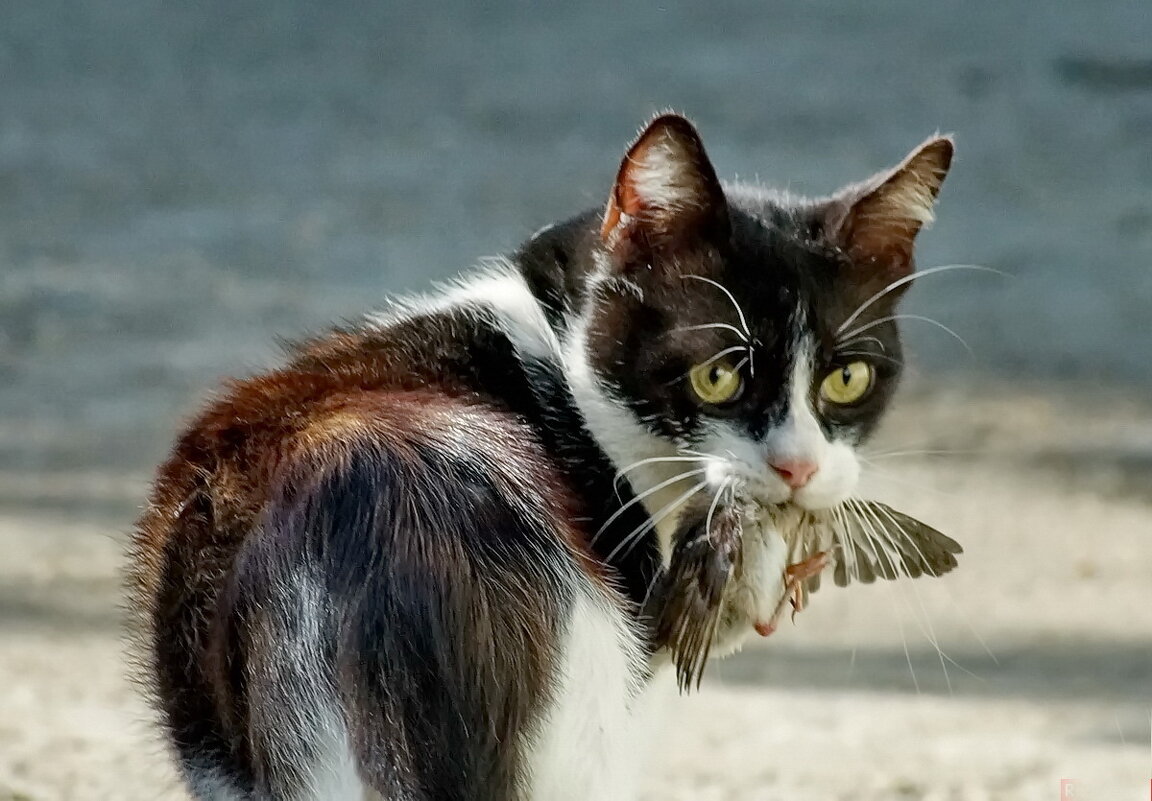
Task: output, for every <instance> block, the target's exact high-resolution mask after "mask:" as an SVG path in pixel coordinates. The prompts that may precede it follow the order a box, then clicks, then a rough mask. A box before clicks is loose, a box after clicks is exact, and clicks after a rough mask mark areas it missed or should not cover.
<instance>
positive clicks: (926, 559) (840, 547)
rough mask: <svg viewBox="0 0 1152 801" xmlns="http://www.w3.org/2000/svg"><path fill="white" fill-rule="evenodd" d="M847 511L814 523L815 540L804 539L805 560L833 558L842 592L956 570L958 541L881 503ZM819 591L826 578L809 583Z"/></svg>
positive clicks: (851, 505) (867, 503)
mask: <svg viewBox="0 0 1152 801" xmlns="http://www.w3.org/2000/svg"><path fill="white" fill-rule="evenodd" d="M842 511H843V513H842V514H837V515H836V516H835V517H834V518H830V519H825V520H820V521H815V520H813V521H811V523H810V525H811V526H812V527H813V535H812V536H804V537H801V539H802V540H803V541H804V543H805V546H804V548H803V549H802V552H805V554H804V555H805V556H810V555H812V554H814V553H816V552H817V551H820V550H827V551H828V552H829V557H830V560H831V562H830V564H829V569H830V570H831V571H832V577H833V580H834V581H835V582H836V585H837V586H839V587H844V586H847V585H848V583H849V582H851V581H859V582H862V583H864V584H871V583H872V582H874V581H875V580H876V579H877V578H882V579H889V580H891V579H895V578H896V577H897V576H901V575H904V576H908V577H910V578H918V577H919V576H942V575H944V574H945V573H947V572H949V571H951V570H952V569H953V568H954V567H956V565H957V561H956V556H957V555H958V554H960V553H963V550H964V549H963V548H961V547H960V543H958V542H956V540H954V539H952V538H951V537H949V536H947V535H946V534H942V533H941V532H939V531H937V530H936V529H934V528H932V526H930V525H928V524H927V523H923V522H921V521H919V520H917V519H916V518H914V517H911V516H909V515H906V514H904V513H903V512H899V511H897V510H895V509H893V508H892V507H890V506H888V505H886V504H883V503H879V502H878V501H860V500H853V501H851V502H850V503H849V504H848V505H847V506H845V507H844V509H843V510H842ZM817 529H819V530H817ZM807 551H811V553H807ZM819 586H820V576H815V577H813V578H811V579H809V580H808V581H807V583H806V589H808V590H809V591H813V590H816V589H817V588H818V587H819Z"/></svg>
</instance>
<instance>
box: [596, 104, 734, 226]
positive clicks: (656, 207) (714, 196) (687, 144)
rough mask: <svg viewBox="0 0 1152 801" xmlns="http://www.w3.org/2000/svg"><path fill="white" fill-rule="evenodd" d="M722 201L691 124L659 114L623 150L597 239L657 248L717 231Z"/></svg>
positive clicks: (724, 216)
mask: <svg viewBox="0 0 1152 801" xmlns="http://www.w3.org/2000/svg"><path fill="white" fill-rule="evenodd" d="M727 215H728V212H727V202H726V201H725V199H724V190H723V189H722V188H721V186H720V181H719V179H717V177H716V171H715V170H714V169H713V168H712V163H711V162H710V161H709V160H708V156H707V154H706V153H705V152H704V143H703V142H702V141H701V140H700V135H699V134H698V133H697V132H696V129H695V127H693V125H692V123H690V122H689V121H688V120H686V119H684V118H683V117H681V116H679V115H678V114H664V115H661V116H659V117H657V118H656V119H654V120H653V121H652V122H650V123H649V124H648V127H646V128H645V129H644V130H643V132H641V134H640V136H639V137H638V138H637V139H636V142H635V143H634V144H633V145H632V147H630V148H629V149H628V153H627V155H625V156H624V160H623V162H621V164H620V170H619V171H618V172H617V174H616V183H615V184H614V185H613V187H612V193H611V195H609V197H608V206H607V208H606V209H605V210H604V223H603V225H602V226H601V229H600V235H601V238H602V239H603V240H604V242H605V244H607V245H608V247H609V248H610V249H614V248H616V247H617V246H619V245H620V244H622V243H624V242H626V241H631V242H634V243H638V244H641V245H648V246H660V245H662V244H668V243H675V242H678V241H682V240H683V239H684V238H685V237H691V236H693V235H705V234H709V233H712V234H715V233H720V232H722V231H723V230H724V229H725V227H726V226H727V223H728V216H727Z"/></svg>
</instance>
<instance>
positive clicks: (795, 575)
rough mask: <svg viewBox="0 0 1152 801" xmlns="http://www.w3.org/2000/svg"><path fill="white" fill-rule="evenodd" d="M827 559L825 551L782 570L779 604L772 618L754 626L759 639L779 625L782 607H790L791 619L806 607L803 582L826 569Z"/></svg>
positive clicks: (782, 612) (769, 633) (782, 611)
mask: <svg viewBox="0 0 1152 801" xmlns="http://www.w3.org/2000/svg"><path fill="white" fill-rule="evenodd" d="M828 562H829V557H828V552H827V551H821V552H820V553H818V554H816V555H815V556H811V557H809V558H807V559H805V560H804V561H803V562H797V563H796V564H794V565H788V567H786V568H784V595H783V596H782V597H781V598H780V603H778V604H777V605H776V610H775V611H774V612H773V613H772V618H771V619H770V620H769V621H768V622H767V623H763V622H758V623H756V625H755V628H756V633H757V634H759V635H760V636H761V637H767V636H769V635H771V634H772V633H773V632H775V631H776V626H777V625H778V624H779V623H780V618H781V617H782V616H783V614H784V607H785V605H787V604H790V605H791V606H792V619H793V620H795V619H796V613H797V612H802V611H804V607H805V605H806V599H807V593H806V592H805V590H804V582H805V580H807V579H810V578H812V577H813V576H817V575H819V574H820V572H821V571H823V570H824V568H826V567H828Z"/></svg>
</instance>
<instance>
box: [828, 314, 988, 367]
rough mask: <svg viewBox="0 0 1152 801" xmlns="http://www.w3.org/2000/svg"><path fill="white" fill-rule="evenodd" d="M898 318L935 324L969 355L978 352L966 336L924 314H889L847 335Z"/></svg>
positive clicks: (861, 331)
mask: <svg viewBox="0 0 1152 801" xmlns="http://www.w3.org/2000/svg"><path fill="white" fill-rule="evenodd" d="M896 320H918V321H920V322H922V323H929V324H930V325H934V326H936V327H937V328H939V329H941V330H943V331H945V332H947V333H949V334H951V335H952V337H953V338H954V339H955V340H956V341H957V342H959V343H960V344H961V345H963V346H964V349H965V350H966V351H968V353H969V355H971V356H972V357H975V356H976V354H975V353H973V351H972V348H971V346H969V345H968V343H967V342H965V341H964V337H962V336H960V335H959V334H957V333H956V332H955V331H953V330H952V329H951V328H949V327H948V326H946V325H944V323H942V322H940V321H939V320H933V319H932V318H931V317H925V316H924V315H922V314H891V315H888V316H887V317H881V318H880V319H879V320H873V321H872V322H870V323H868V324H867V325H862V326H860V327H859V328H857V329H855V330H853V331H851V332H849V333H848V334H847V336H853V335H855V334H860V333H863V332H864V331H868V330H869V329H872V328H875V327H876V326H878V325H883V324H884V323H887V322H895V321H896Z"/></svg>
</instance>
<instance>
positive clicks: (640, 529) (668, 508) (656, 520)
mask: <svg viewBox="0 0 1152 801" xmlns="http://www.w3.org/2000/svg"><path fill="white" fill-rule="evenodd" d="M707 486H708V482H707V481H701V482H700V483H699V484H697V485H696V486H695V487H693V488H692V489H690V490H688V491H687V492H685V493H684V494H683V495H681V496H680V497H679V498H677V499H676V500H674V501H671V502H670V503H668V504H667V505H665V506H664V507H663V508H661V509H660V510H659V511H658V512H656V514H654V515H652V517H651V518H650V519H649V520H648V521H647V522H645V523H642V524H641V525H639V526H637V527H636V528H634V529H632V531H630V532H629V533H628V534H627V535H626V536H625V537H624V538H623V539H621V540H620V542H619V543H617V545H616V547H615V548H613V549H612V550H611V551H610V552H609V554H608V555H607V556H606V557H604V561H605V562H609V563H610V562H611V561H612V560H613V559H615V558H616V554H618V553H620V549H621V548H624V547H631V545H630V543H633V544H634V542H635V541H638V540H639V539H640V537H642V536H644V534H646V533H647V532H649V531H650V530H652V529H654V528H655V527H656V526H657V525H659V524H660V521H661V520H663V519H664V518H665V517H667V516H668V515H670V514H672V512H674V511H676V509H678V508H679V507H680V504H682V503H684V502H685V501H686V500H688V499H689V498H691V497H692V496H693V495H695V494H696V493H697V492H699V491H700V490H702V489H704V488H705V487H707Z"/></svg>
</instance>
